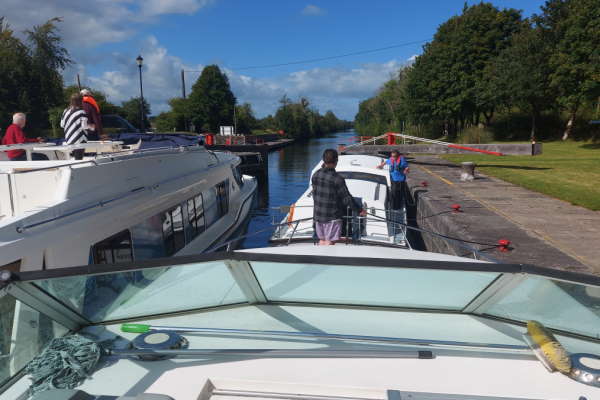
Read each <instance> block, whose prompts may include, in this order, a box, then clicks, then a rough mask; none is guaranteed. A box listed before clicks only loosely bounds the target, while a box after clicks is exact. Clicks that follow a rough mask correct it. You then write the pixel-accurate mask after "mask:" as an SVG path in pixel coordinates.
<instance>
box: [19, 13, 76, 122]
mask: <svg viewBox="0 0 600 400" xmlns="http://www.w3.org/2000/svg"><path fill="white" fill-rule="evenodd" d="M61 21H62V19H60V18H52V19H50V20H48V21H46V22H45V23H44V24H42V25H37V26H34V27H33V29H31V30H27V31H25V34H26V36H27V40H28V42H29V43H30V48H29V53H30V58H31V77H30V80H29V81H28V86H29V92H30V93H31V95H32V96H31V98H30V104H29V105H30V110H29V115H28V122H30V124H31V125H32V126H34V127H38V128H41V127H43V126H47V123H48V110H49V109H50V108H52V107H56V106H60V105H61V103H62V100H63V79H62V75H61V72H62V71H63V70H64V69H65V68H66V67H67V66H68V65H69V64H71V63H72V61H71V59H70V57H69V52H68V51H67V49H65V48H64V47H63V46H62V39H61V37H60V36H59V35H58V27H57V26H56V24H57V23H59V22H61Z"/></svg>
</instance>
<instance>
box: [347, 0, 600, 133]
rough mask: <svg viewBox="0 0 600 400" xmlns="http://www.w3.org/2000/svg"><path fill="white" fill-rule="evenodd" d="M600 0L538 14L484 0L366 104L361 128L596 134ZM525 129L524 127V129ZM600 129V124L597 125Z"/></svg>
mask: <svg viewBox="0 0 600 400" xmlns="http://www.w3.org/2000/svg"><path fill="white" fill-rule="evenodd" d="M599 38H600V3H599V2H598V0H548V1H547V2H546V4H545V5H544V6H543V7H542V8H541V10H540V13H539V14H535V15H533V16H532V17H531V18H525V19H524V18H523V17H522V15H521V12H520V11H517V10H515V9H502V10H500V9H498V8H496V7H495V6H494V5H492V4H490V3H484V2H481V3H479V4H476V5H473V6H470V7H469V6H467V5H466V4H465V7H464V9H463V11H462V14H461V15H458V16H455V17H452V18H450V19H449V20H448V21H446V22H445V23H443V24H442V25H440V27H439V28H438V30H437V32H436V33H435V35H434V37H433V40H432V41H431V42H430V43H428V44H426V45H425V46H424V48H423V53H422V55H420V56H418V57H417V58H416V60H415V62H414V63H413V64H412V65H410V66H407V67H405V68H403V69H402V70H400V71H399V72H398V74H397V75H396V76H395V77H394V78H393V79H391V80H390V81H388V82H387V83H385V84H384V85H383V87H382V88H380V90H379V91H378V93H377V94H376V95H375V96H374V97H372V98H370V99H367V100H365V101H363V102H361V103H360V106H359V112H358V114H357V115H356V118H355V125H356V129H357V130H358V131H359V132H361V134H369V135H380V134H382V133H384V132H386V131H399V130H402V129H404V131H407V132H410V133H415V134H417V135H420V136H427V137H440V136H447V137H448V138H450V139H456V137H457V136H459V135H460V134H462V133H464V132H465V131H468V129H467V128H470V127H487V128H488V131H489V132H491V133H492V134H493V136H495V137H494V138H495V139H500V140H502V139H522V138H523V137H525V136H529V137H531V138H532V139H535V138H536V137H538V138H540V137H544V138H548V137H555V136H557V135H558V136H560V135H561V134H562V138H563V139H566V138H568V137H569V136H571V135H572V134H573V133H575V134H576V135H577V136H579V137H590V136H591V135H593V134H598V132H597V130H596V131H593V129H595V128H593V126H592V125H590V124H588V122H589V120H590V119H593V118H595V119H598V118H600V113H599V111H600V110H599V109H600V104H599V96H600V39H599ZM524 127H525V129H524ZM596 127H597V126H596Z"/></svg>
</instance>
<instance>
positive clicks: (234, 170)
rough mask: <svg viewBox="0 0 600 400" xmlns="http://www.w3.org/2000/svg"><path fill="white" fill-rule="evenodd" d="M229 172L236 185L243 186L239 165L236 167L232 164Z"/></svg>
mask: <svg viewBox="0 0 600 400" xmlns="http://www.w3.org/2000/svg"><path fill="white" fill-rule="evenodd" d="M231 172H232V173H233V178H234V179H235V181H236V182H237V184H238V186H239V187H242V186H244V180H243V179H242V172H241V170H240V166H239V165H238V166H237V167H233V166H232V167H231Z"/></svg>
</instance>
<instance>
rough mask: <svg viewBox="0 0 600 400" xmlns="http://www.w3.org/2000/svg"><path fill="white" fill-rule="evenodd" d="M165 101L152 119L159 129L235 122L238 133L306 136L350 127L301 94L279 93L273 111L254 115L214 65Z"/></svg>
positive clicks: (200, 128) (215, 128)
mask: <svg viewBox="0 0 600 400" xmlns="http://www.w3.org/2000/svg"><path fill="white" fill-rule="evenodd" d="M169 105H170V107H171V109H170V110H169V111H166V112H163V113H160V114H159V115H158V116H157V117H156V118H155V119H154V120H153V123H154V124H155V126H156V130H157V131H159V132H171V131H195V132H199V133H201V132H213V133H218V132H219V126H235V128H236V132H237V133H240V134H251V133H254V132H256V131H267V132H278V131H283V132H285V135H286V136H288V137H294V138H308V137H313V136H319V135H322V134H325V133H330V132H336V131H340V130H345V129H349V128H351V127H352V123H351V122H349V121H344V120H340V119H339V118H337V117H336V116H335V114H334V113H333V112H332V111H327V112H326V113H325V115H321V114H320V113H319V112H318V110H316V109H315V108H314V107H311V106H310V102H309V101H308V99H306V98H303V97H302V98H300V99H299V100H298V102H293V101H292V100H290V99H289V98H288V97H287V96H283V98H282V99H281V100H280V106H279V108H278V109H277V111H276V112H275V115H268V116H267V117H265V118H262V119H261V118H256V116H255V115H254V111H253V110H252V105H251V104H250V103H244V104H240V105H236V98H235V96H234V94H233V92H232V91H231V88H230V85H229V79H228V78H227V75H225V74H224V73H223V72H221V70H220V68H219V67H218V66H216V65H209V66H207V67H205V68H204V69H203V70H202V73H201V74H200V76H199V77H198V79H197V80H196V82H195V83H194V85H193V86H192V91H191V93H190V95H189V96H188V97H187V98H186V99H183V98H173V99H171V100H170V101H169Z"/></svg>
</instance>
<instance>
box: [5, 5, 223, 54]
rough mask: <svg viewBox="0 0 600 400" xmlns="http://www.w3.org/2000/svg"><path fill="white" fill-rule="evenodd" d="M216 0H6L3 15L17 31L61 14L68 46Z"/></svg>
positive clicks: (126, 33) (115, 36) (85, 44)
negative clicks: (24, 0) (25, 0)
mask: <svg viewBox="0 0 600 400" xmlns="http://www.w3.org/2000/svg"><path fill="white" fill-rule="evenodd" d="M213 1H214V0H85V1H74V0H28V1H27V2H26V4H25V3H24V2H23V0H2V8H1V9H0V15H3V16H5V17H6V20H7V22H8V23H9V24H10V25H11V28H12V29H13V30H14V31H15V32H22V31H23V30H25V29H31V28H32V27H33V26H34V25H39V24H42V23H44V22H46V20H48V19H49V18H52V17H61V18H62V19H63V22H62V23H61V24H59V25H58V27H59V29H60V30H61V33H62V37H63V39H64V42H65V45H66V47H67V48H75V49H76V52H77V50H78V49H80V48H91V47H94V46H97V45H99V44H103V43H115V42H121V41H123V40H126V39H128V38H130V37H131V36H132V35H134V34H135V32H136V30H137V28H139V27H140V26H142V25H143V24H147V23H151V22H154V21H155V17H157V16H160V15H163V14H175V13H176V14H193V13H195V12H197V11H198V10H199V9H200V8H202V7H205V6H207V5H209V4H211V3H212V2H213Z"/></svg>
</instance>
